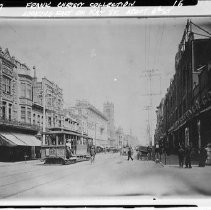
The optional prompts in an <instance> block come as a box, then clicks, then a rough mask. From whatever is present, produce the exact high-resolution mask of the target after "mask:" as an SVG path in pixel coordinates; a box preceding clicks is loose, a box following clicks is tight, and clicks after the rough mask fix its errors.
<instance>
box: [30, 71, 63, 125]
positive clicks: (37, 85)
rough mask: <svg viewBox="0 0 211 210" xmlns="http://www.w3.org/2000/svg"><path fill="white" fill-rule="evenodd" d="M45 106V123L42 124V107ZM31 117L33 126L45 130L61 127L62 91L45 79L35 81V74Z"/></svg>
mask: <svg viewBox="0 0 211 210" xmlns="http://www.w3.org/2000/svg"><path fill="white" fill-rule="evenodd" d="M44 106H45V115H46V116H45V119H46V120H45V122H43V107H44ZM32 112H33V115H32V119H33V120H32V122H33V124H35V125H39V126H40V127H42V126H43V123H45V125H44V126H45V127H46V128H55V127H63V122H64V114H63V93H62V89H61V88H59V87H58V85H57V84H55V83H54V82H51V81H49V80H48V79H47V78H46V77H44V78H42V80H41V81H39V82H38V81H37V78H36V74H35V76H34V80H33V110H32Z"/></svg>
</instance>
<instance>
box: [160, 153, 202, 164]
mask: <svg viewBox="0 0 211 210" xmlns="http://www.w3.org/2000/svg"><path fill="white" fill-rule="evenodd" d="M161 162H162V163H163V165H171V166H179V159H178V156H177V155H169V156H166V160H165V156H164V155H162V156H161ZM191 164H192V165H197V166H198V164H199V163H198V161H197V160H192V161H191Z"/></svg>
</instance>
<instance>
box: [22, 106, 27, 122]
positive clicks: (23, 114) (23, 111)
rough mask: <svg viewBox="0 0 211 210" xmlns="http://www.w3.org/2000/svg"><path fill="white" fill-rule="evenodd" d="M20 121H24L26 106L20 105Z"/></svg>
mask: <svg viewBox="0 0 211 210" xmlns="http://www.w3.org/2000/svg"><path fill="white" fill-rule="evenodd" d="M21 121H23V122H25V121H26V107H25V106H21Z"/></svg>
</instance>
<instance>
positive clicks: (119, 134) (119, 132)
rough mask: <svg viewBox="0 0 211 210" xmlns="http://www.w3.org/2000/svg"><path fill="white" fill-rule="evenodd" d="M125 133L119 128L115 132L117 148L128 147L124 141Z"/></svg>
mask: <svg viewBox="0 0 211 210" xmlns="http://www.w3.org/2000/svg"><path fill="white" fill-rule="evenodd" d="M124 140H125V139H124V132H123V129H122V128H121V127H118V128H117V129H116V130H115V142H116V147H119V148H122V147H123V146H126V144H127V142H125V141H124Z"/></svg>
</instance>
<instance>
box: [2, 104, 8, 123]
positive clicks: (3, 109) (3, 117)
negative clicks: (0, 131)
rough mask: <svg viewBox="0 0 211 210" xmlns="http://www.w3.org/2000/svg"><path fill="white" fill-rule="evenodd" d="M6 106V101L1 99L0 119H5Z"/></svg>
mask: <svg viewBox="0 0 211 210" xmlns="http://www.w3.org/2000/svg"><path fill="white" fill-rule="evenodd" d="M6 106H7V103H6V102H5V101H3V105H2V119H3V120H5V119H6Z"/></svg>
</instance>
